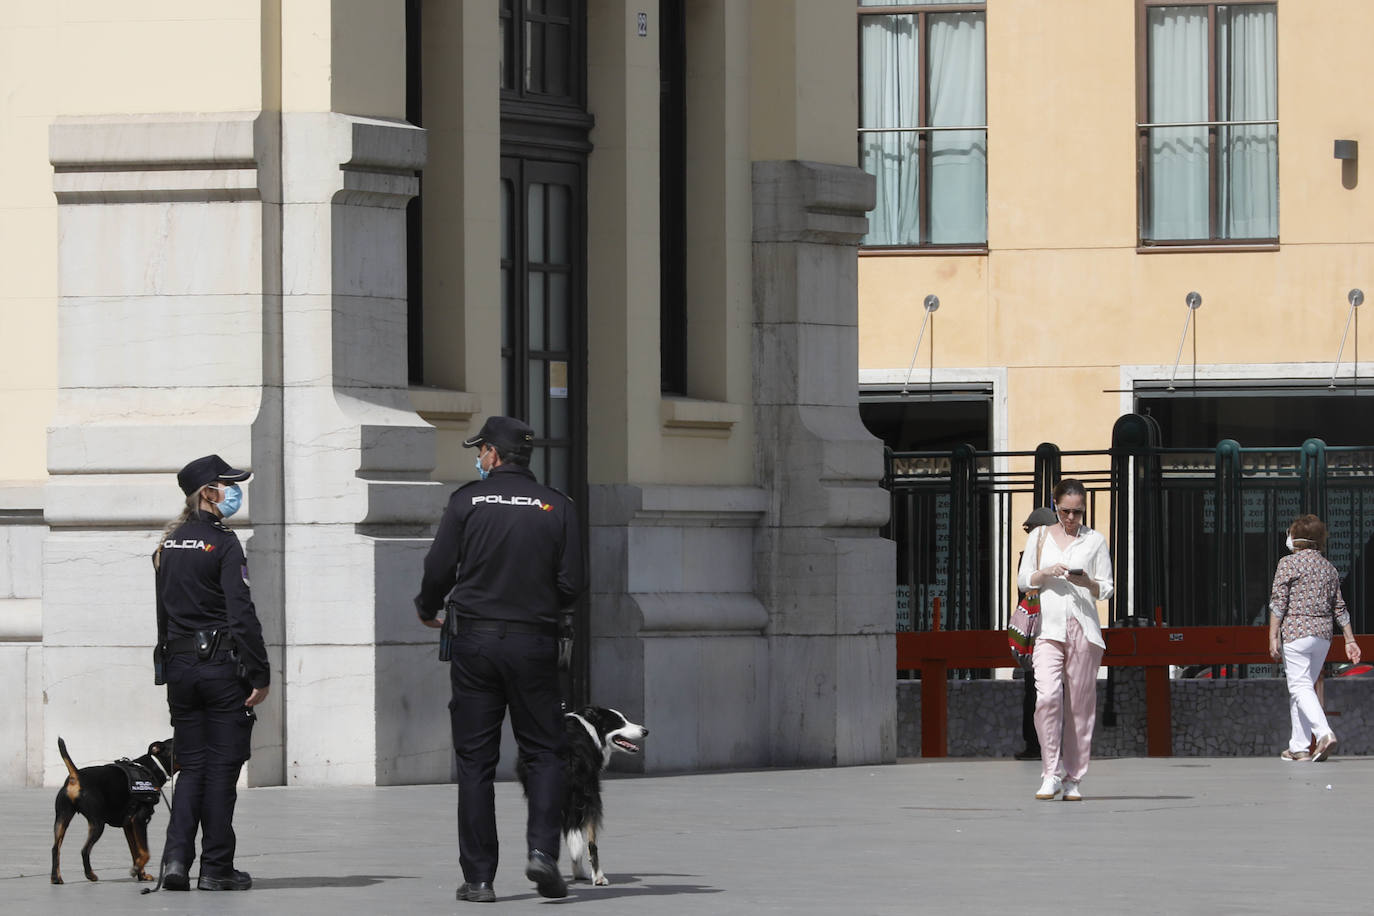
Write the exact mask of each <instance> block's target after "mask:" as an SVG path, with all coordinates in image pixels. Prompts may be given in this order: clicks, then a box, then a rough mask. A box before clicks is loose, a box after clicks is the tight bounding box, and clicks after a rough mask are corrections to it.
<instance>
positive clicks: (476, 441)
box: [463, 416, 534, 453]
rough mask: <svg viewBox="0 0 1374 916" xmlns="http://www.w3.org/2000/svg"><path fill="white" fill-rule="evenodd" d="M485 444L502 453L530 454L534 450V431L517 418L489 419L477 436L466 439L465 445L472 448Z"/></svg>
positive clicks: (496, 417) (495, 417) (500, 417)
mask: <svg viewBox="0 0 1374 916" xmlns="http://www.w3.org/2000/svg"><path fill="white" fill-rule="evenodd" d="M483 442H485V443H487V444H488V445H494V446H496V448H498V449H500V450H501V451H509V452H524V453H529V452H530V451H531V450H532V449H533V448H534V430H533V429H531V428H530V426H529V424H527V423H525V422H524V421H522V420H517V419H515V417H502V416H494V417H487V422H485V423H483V424H482V428H481V429H480V430H478V431H477V435H475V436H472V437H470V438H468V439H464V440H463V445H465V446H467V447H468V448H472V447H473V446H475V445H481V444H482V443H483Z"/></svg>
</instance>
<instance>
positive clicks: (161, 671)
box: [153, 645, 167, 687]
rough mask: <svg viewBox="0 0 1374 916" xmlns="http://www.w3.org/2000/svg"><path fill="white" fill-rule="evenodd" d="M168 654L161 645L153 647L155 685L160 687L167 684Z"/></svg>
mask: <svg viewBox="0 0 1374 916" xmlns="http://www.w3.org/2000/svg"><path fill="white" fill-rule="evenodd" d="M165 655H166V653H165V652H164V651H163V649H162V646H161V645H157V646H153V683H154V684H155V685H157V686H158V687H161V686H162V685H163V684H165V683H167V663H166V661H165V660H164V656H165Z"/></svg>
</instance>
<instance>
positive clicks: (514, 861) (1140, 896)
mask: <svg viewBox="0 0 1374 916" xmlns="http://www.w3.org/2000/svg"><path fill="white" fill-rule="evenodd" d="M1038 773H1039V765H1038V764H1035V763H1020V762H1015V761H1006V760H969V759H957V760H942V761H908V762H903V763H900V764H897V765H893V766H874V767H850V768H842V769H820V770H766V771H748V772H734V773H704V774H692V775H678V776H654V777H611V778H608V779H607V781H606V786H605V796H606V808H607V819H606V827H605V831H604V834H603V836H602V838H601V843H600V846H601V851H602V862H603V866H604V867H605V869H606V873H607V875H608V876H609V878H610V880H611V882H612V883H611V886H609V887H590V886H587V885H586V884H577V885H574V886H573V888H572V892H571V895H570V896H569V897H568V898H566V899H565V900H563V901H545V900H542V899H541V898H539V897H538V896H536V895H535V894H534V892H533V888H532V887H531V886H530V885H529V883H528V882H527V881H525V879H524V876H523V870H524V869H523V858H524V857H523V849H522V847H523V841H522V838H523V818H524V803H523V799H521V798H520V796H519V789H518V787H517V786H515V785H514V784H511V783H501V784H499V785H498V787H497V808H498V817H499V819H500V830H501V836H502V838H503V840H504V843H505V851H506V855H507V857H506V860H505V862H504V864H503V865H502V868H501V871H500V872H499V873H498V875H497V880H496V891H497V894H498V896H499V898H500V900H499V902H498V903H497V904H496V906H495V907H480V906H479V905H478V904H471V903H458V902H456V901H455V900H454V897H453V892H454V888H455V887H456V885H457V884H458V883H459V881H460V879H459V877H458V871H457V857H458V856H457V842H456V839H455V836H454V804H455V794H456V793H455V789H454V787H453V786H449V785H442V786H414V787H396V788H340V789H300V788H263V789H249V790H246V791H243V792H241V794H240V801H239V808H238V815H237V817H236V824H237V826H238V831H239V854H238V865H239V867H240V868H244V869H247V870H248V871H250V872H252V874H253V878H254V882H255V886H254V888H253V890H251V891H248V892H246V893H209V892H199V891H195V890H192V891H191V892H189V893H170V892H166V891H163V892H161V893H158V894H153V895H140V894H139V885H137V884H136V883H135V882H134V881H133V880H132V879H131V878H130V877H129V876H128V866H129V858H128V854H127V847H126V845H125V843H124V840H123V837H122V835H121V834H120V832H118V831H116V830H115V829H114V828H110V829H107V830H106V832H105V836H104V837H103V838H102V839H101V841H100V842H99V843H98V844H97V845H96V847H95V851H94V853H93V856H92V859H93V865H94V868H95V870H96V872H97V874H99V875H100V876H101V880H100V882H99V883H95V884H92V883H89V882H87V881H86V880H85V879H84V878H83V877H82V874H81V854H80V849H81V844H82V842H84V836H85V831H84V828H82V827H79V824H80V821H78V822H74V823H73V825H72V830H71V832H70V833H69V834H68V837H67V840H66V842H65V843H64V845H63V857H62V862H63V875H64V877H65V878H66V879H67V882H68V883H67V884H65V885H63V886H60V887H59V886H53V885H51V884H49V883H48V867H49V850H50V847H51V836H52V834H51V828H52V797H53V795H55V794H56V789H41V790H40V789H15V790H4V791H0V810H2V811H3V812H4V813H3V822H2V824H0V826H2V827H3V829H0V912H3V913H4V914H7V916H9V914H30V913H33V914H64V916H66V914H76V913H80V914H88V913H89V914H126V913H139V914H141V913H285V914H300V916H311V914H329V916H345V914H355V913H366V914H410V913H466V912H472V911H473V910H474V909H477V910H478V912H486V911H488V910H491V911H493V912H501V911H506V912H522V913H531V912H540V911H541V909H540V908H543V907H551V906H571V907H574V908H576V909H575V911H576V912H583V913H590V912H595V913H598V914H600V913H607V914H613V913H634V914H637V916H657V914H699V913H700V914H744V913H748V914H758V913H824V914H870V913H871V914H886V913H901V914H910V913H960V914H981V913H988V914H1039V913H1046V914H1049V913H1053V914H1067V913H1092V914H1099V913H1101V914H1135V913H1141V914H1144V913H1149V914H1230V913H1243V914H1250V913H1288V912H1294V913H1298V912H1318V913H1354V912H1365V911H1368V909H1369V902H1370V901H1371V900H1372V899H1374V886H1371V882H1370V874H1371V861H1370V859H1371V857H1370V852H1371V849H1370V836H1371V828H1372V827H1374V819H1371V813H1374V758H1363V757H1350V758H1340V757H1337V758H1335V759H1333V760H1331V761H1329V762H1326V763H1320V764H1312V763H1300V764H1286V763H1283V762H1281V761H1279V760H1278V759H1277V758H1276V757H1275V758H1271V759H1254V758H1224V759H1223V758H1201V759H1200V758H1186V759H1180V758H1174V759H1138V758H1132V759H1108V760H1096V761H1094V763H1093V767H1092V770H1091V771H1090V773H1089V774H1088V778H1087V779H1086V780H1085V781H1084V783H1083V789H1084V794H1085V796H1086V800H1085V801H1083V802H1082V803H1072V802H1063V801H1057V800H1056V801H1053V802H1037V801H1035V800H1034V798H1033V797H1032V796H1033V794H1034V791H1035V787H1036V785H1037V784H1038V782H1039V780H1038V778H1037V777H1038ZM166 823H167V820H166V812H165V811H164V810H162V809H161V808H159V811H158V813H157V814H156V815H155V816H154V819H153V824H152V833H153V835H155V836H156V837H157V840H155V841H154V844H153V845H154V852H155V854H156V852H158V851H159V850H160V847H161V834H162V831H163V830H164V829H165V827H166ZM563 866H564V869H565V873H566V869H567V860H566V854H565V855H564V859H563ZM193 871H194V868H193ZM589 903H591V904H594V908H588V907H586V906H585V905H586V904H589ZM542 911H544V912H547V910H542Z"/></svg>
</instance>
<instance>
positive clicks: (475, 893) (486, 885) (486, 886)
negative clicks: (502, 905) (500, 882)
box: [457, 881, 496, 903]
mask: <svg viewBox="0 0 1374 916" xmlns="http://www.w3.org/2000/svg"><path fill="white" fill-rule="evenodd" d="M457 897H458V899H459V900H466V901H467V902H468V903H495V902H496V891H495V889H494V888H492V886H491V882H490V881H469V882H467V883H465V884H464V885H463V886H462V887H460V888H458V894H457Z"/></svg>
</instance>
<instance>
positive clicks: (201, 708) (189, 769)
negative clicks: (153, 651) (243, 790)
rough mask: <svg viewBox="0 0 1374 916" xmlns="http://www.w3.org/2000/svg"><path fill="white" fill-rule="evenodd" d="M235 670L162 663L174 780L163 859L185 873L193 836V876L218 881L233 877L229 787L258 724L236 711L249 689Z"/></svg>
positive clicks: (189, 659)
mask: <svg viewBox="0 0 1374 916" xmlns="http://www.w3.org/2000/svg"><path fill="white" fill-rule="evenodd" d="M236 667H237V666H236V665H235V664H234V662H233V661H231V660H230V659H229V653H227V652H223V651H221V652H219V653H217V654H216V656H215V657H214V658H213V659H208V660H205V661H201V660H200V659H198V658H196V656H195V655H193V654H177V655H172V656H170V657H169V658H168V659H167V705H168V707H169V708H170V709H171V713H172V730H173V739H172V740H173V744H172V749H173V752H174V753H175V754H176V762H177V764H178V765H179V766H180V767H181V772H180V775H179V776H177V781H176V788H175V791H174V792H173V793H172V814H171V817H170V819H169V820H168V822H167V843H166V846H165V847H164V850H163V859H164V861H168V862H182V863H185V865H186V866H187V868H188V869H189V868H190V865H191V863H192V861H193V860H194V859H195V857H196V830H197V829H199V830H200V831H201V857H200V874H201V875H202V876H206V875H208V876H212V877H217V878H218V877H228V876H229V875H232V874H233V872H234V845H235V838H234V804H235V802H236V801H238V789H237V788H236V786H237V783H238V780H239V770H240V769H241V768H242V767H243V762H244V761H245V760H247V759H248V757H249V755H250V753H251V747H252V742H251V738H252V735H253V722H254V721H255V719H256V718H257V717H256V716H255V715H254V713H253V710H251V709H248V708H246V707H245V706H244V705H243V701H244V700H246V699H248V693H249V688H248V686H247V685H246V684H244V682H243V681H241V680H239V678H238V675H237V672H236Z"/></svg>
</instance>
